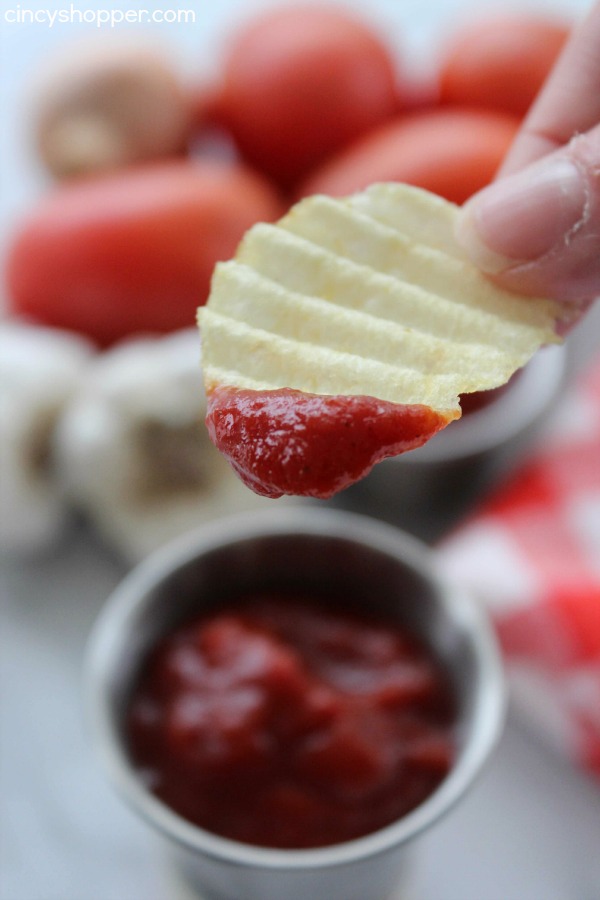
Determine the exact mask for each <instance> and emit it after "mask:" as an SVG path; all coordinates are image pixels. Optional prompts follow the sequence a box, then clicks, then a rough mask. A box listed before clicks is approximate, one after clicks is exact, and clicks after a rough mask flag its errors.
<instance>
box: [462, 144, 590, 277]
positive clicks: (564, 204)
mask: <svg viewBox="0 0 600 900" xmlns="http://www.w3.org/2000/svg"><path fill="white" fill-rule="evenodd" d="M585 208H586V186H585V182H584V179H583V176H582V174H581V173H580V171H579V169H578V168H577V166H576V165H574V163H572V162H571V161H570V160H569V159H566V158H565V157H558V158H549V159H547V160H543V161H541V162H539V163H536V164H535V165H533V166H530V167H528V168H527V169H524V170H523V171H522V172H518V173H517V174H516V175H509V176H507V177H506V178H501V179H499V180H498V181H496V182H494V184H492V185H490V186H489V187H487V188H485V189H484V190H483V191H481V193H479V194H477V195H476V196H475V197H474V198H473V199H472V200H469V201H468V203H466V204H465V206H464V207H463V209H462V210H461V214H460V216H459V220H458V224H457V230H456V238H457V240H458V241H459V243H460V244H461V245H462V246H463V247H464V249H465V250H466V252H467V255H468V256H469V257H470V259H472V261H473V262H474V263H475V264H476V265H477V266H479V267H480V268H481V269H483V271H484V272H489V273H490V274H494V273H498V272H502V271H504V270H505V269H507V268H510V267H512V266H515V265H518V264H519V263H525V262H531V261H532V260H535V259H538V258H539V257H541V256H544V255H545V254H546V253H549V252H550V251H551V250H552V249H553V248H555V247H557V246H560V245H563V244H564V243H565V242H566V241H568V239H569V236H570V235H571V234H572V232H573V230H574V229H575V228H576V227H577V225H578V223H580V222H581V221H583V219H584V216H585Z"/></svg>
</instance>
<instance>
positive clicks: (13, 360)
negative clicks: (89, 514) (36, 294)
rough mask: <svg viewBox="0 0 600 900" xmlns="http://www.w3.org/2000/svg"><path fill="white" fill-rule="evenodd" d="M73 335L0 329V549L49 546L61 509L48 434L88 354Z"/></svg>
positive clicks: (10, 324)
mask: <svg viewBox="0 0 600 900" xmlns="http://www.w3.org/2000/svg"><path fill="white" fill-rule="evenodd" d="M93 352H94V351H93V349H92V346H91V344H89V343H88V342H87V341H86V340H84V339H83V338H81V337H80V336H79V335H75V334H72V333H70V332H65V331H60V330H58V329H54V328H45V327H38V326H33V325H29V324H26V323H21V322H17V321H10V320H6V321H2V322H0V433H1V434H2V440H1V442H0V548H1V549H2V550H3V551H5V552H8V553H23V552H33V551H36V550H39V549H42V548H43V547H45V546H47V545H49V544H50V543H52V541H53V540H54V539H55V538H56V537H57V536H58V535H59V534H60V532H61V530H62V527H63V525H64V522H65V517H66V514H67V507H66V503H65V499H64V497H63V494H62V491H61V489H60V487H59V485H58V484H57V481H56V479H55V477H54V464H55V460H54V456H53V450H52V440H53V431H54V428H55V425H56V422H57V419H58V417H59V416H60V414H61V411H62V410H63V409H64V407H65V405H66V404H67V403H68V401H69V398H70V397H71V395H72V394H73V392H74V390H75V387H76V385H77V384H78V382H79V381H80V379H81V376H82V373H83V371H84V370H85V368H86V367H87V365H88V364H89V361H90V358H91V356H92V354H93Z"/></svg>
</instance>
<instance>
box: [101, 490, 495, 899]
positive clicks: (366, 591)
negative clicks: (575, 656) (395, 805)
mask: <svg viewBox="0 0 600 900" xmlns="http://www.w3.org/2000/svg"><path fill="white" fill-rule="evenodd" d="M286 587H288V588H289V587H294V588H298V587H299V588H302V589H306V590H307V591H308V592H310V591H311V590H315V591H316V590H318V594H319V596H322V595H323V592H324V591H325V592H327V589H328V587H331V589H332V593H334V594H336V595H337V596H339V593H340V590H342V591H347V595H348V602H349V604H350V605H354V606H355V608H356V605H357V604H363V605H365V606H366V605H368V607H369V608H370V609H372V610H380V611H382V612H385V613H386V614H388V615H391V616H393V617H394V618H396V619H397V620H398V622H400V623H402V624H403V625H405V626H406V627H408V628H409V629H411V630H413V631H414V632H415V633H416V634H418V635H420V636H421V638H422V639H423V640H424V641H425V642H426V643H427V644H428V645H429V646H430V647H431V648H432V649H433V651H434V652H435V654H436V655H437V656H438V658H440V659H441V660H442V662H443V664H444V665H445V667H446V670H447V672H448V677H449V678H450V679H451V682H452V686H453V690H454V693H455V695H456V698H457V706H458V714H457V715H458V721H457V729H456V733H457V740H458V754H457V759H456V762H455V764H454V767H453V769H452V770H451V772H450V774H449V775H448V776H447V778H446V779H445V780H444V781H443V782H442V784H441V785H440V786H439V788H438V789H437V790H436V791H435V792H434V793H433V794H432V795H431V796H430V797H429V798H428V799H427V800H426V801H425V802H424V803H422V804H421V805H420V806H419V807H418V808H416V809H415V810H413V811H412V812H411V813H409V814H408V815H406V816H404V817H403V818H401V819H400V820H398V821H397V822H395V823H393V824H391V825H389V826H388V827H386V828H383V829H381V830H380V831H377V832H375V833H373V834H370V835H368V836H367V837H364V838H360V839H358V840H354V841H350V842H347V843H344V844H338V845H336V846H330V847H324V848H322V849H314V850H313V849H311V850H276V849H272V850H271V849H266V848H263V847H254V846H250V845H246V844H241V843H237V842H234V841H230V840H227V839H225V838H222V837H219V836H217V835H215V834H211V833H209V832H207V831H204V830H202V829H200V828H198V827H196V826H194V825H192V824H190V823H189V822H187V821H185V820H184V819H182V818H180V817H179V816H178V815H176V814H175V813H174V812H172V811H171V810H170V809H169V808H167V807H166V806H165V805H164V804H163V803H161V802H160V801H159V800H158V799H157V798H156V797H154V796H153V795H152V794H151V793H149V791H148V790H147V789H146V787H145V786H144V783H143V781H142V780H141V778H140V777H138V775H137V774H136V771H135V769H134V767H133V766H132V763H131V761H130V760H129V758H128V754H127V750H126V746H125V738H124V719H125V713H126V709H127V705H128V699H129V697H130V693H131V689H132V685H133V683H134V681H135V678H136V674H137V673H138V671H139V667H140V662H141V660H142V659H143V657H144V656H145V654H146V652H147V650H148V649H149V647H150V646H152V645H153V644H154V643H155V642H156V640H157V639H158V638H159V637H160V636H161V635H163V634H164V632H165V631H166V630H168V629H171V628H172V627H174V626H175V625H176V624H178V622H179V621H181V620H183V619H185V618H187V617H189V616H190V614H192V613H193V612H194V611H200V610H207V609H209V608H211V607H213V608H214V607H216V606H218V605H219V603H220V602H223V598H224V597H226V596H227V595H229V596H231V594H232V593H233V594H234V595H235V594H236V593H237V592H238V591H240V592H241V591H244V592H245V591H248V590H251V591H252V590H262V589H283V590H285V589H286ZM359 598H360V599H359ZM86 699H87V708H88V712H89V717H90V724H91V731H92V735H93V740H94V742H95V744H96V745H97V748H98V751H99V754H100V758H101V761H102V763H103V764H104V767H105V769H106V771H107V773H108V776H109V777H110V779H111V780H112V781H113V783H114V784H115V786H116V788H117V789H118V791H119V792H120V793H121V795H122V796H123V798H124V799H125V800H126V801H127V802H128V803H129V805H130V806H131V807H133V809H134V810H136V811H137V812H138V813H139V814H140V815H141V816H142V817H143V818H144V819H146V821H147V822H149V823H150V824H151V825H152V826H153V827H154V828H155V829H156V830H157V831H158V832H160V833H162V835H163V836H164V837H165V838H166V839H167V840H168V842H169V844H170V846H171V849H172V851H173V852H174V853H175V855H176V857H177V859H178V861H179V863H180V864H181V866H182V867H183V869H184V871H185V873H186V875H187V877H188V878H189V880H190V881H191V883H192V884H193V885H194V886H195V887H196V888H197V889H198V890H199V891H200V892H201V896H202V897H203V898H215V900H283V898H285V900H307V898H310V900H382V898H385V897H387V896H389V894H390V892H391V891H392V890H393V889H394V888H395V887H396V886H397V885H398V883H399V881H400V880H401V879H402V876H403V873H404V872H405V871H406V867H407V857H408V854H409V850H410V847H411V845H412V844H413V842H414V841H415V838H417V837H418V835H419V834H421V833H422V832H423V831H424V830H425V829H427V828H429V827H431V826H432V825H434V824H435V822H436V821H437V820H438V819H439V818H440V817H441V816H443V815H444V814H445V813H447V812H448V810H450V809H451V808H452V806H453V805H454V804H455V803H456V802H457V801H458V800H459V799H460V798H461V797H462V796H463V794H464V793H465V791H466V790H467V788H468V787H469V786H470V785H471V784H472V782H473V779H474V778H475V776H476V775H477V773H478V772H479V771H480V769H481V767H482V766H483V764H484V763H485V761H486V760H487V758H488V755H489V753H490V751H491V749H492V747H493V745H494V743H495V741H496V739H497V737H498V734H499V731H500V727H501V720H502V711H503V679H502V673H501V663H500V659H499V655H498V651H497V648H496V644H495V641H494V637H493V633H492V631H491V629H490V626H489V624H488V621H487V619H486V616H485V614H484V613H483V612H482V610H481V609H480V608H479V607H478V606H477V605H476V604H475V603H474V602H472V601H471V599H470V598H469V597H468V596H465V595H464V594H463V593H462V592H461V591H459V590H457V589H456V588H455V587H453V586H451V585H449V584H447V583H446V582H445V581H443V580H441V579H440V577H439V576H438V575H437V573H436V566H435V558H434V557H433V555H432V553H431V552H430V551H429V550H427V549H426V548H425V547H423V546H422V545H421V544H420V543H418V542H417V541H416V540H415V539H414V538H411V537H409V536H407V535H405V534H403V533H402V532H400V531H398V530H397V529H395V528H394V527H392V526H390V525H387V524H385V523H382V522H378V521H375V520H373V519H369V518H367V517H363V516H357V515H354V514H351V513H347V512H342V511H335V510H324V509H320V508H314V507H309V506H307V507H306V508H294V509H291V508H288V509H283V510H277V509H274V510H273V511H272V512H271V511H266V512H262V513H254V514H246V515H243V516H238V517H235V518H231V519H223V520H221V521H218V522H214V523H213V524H211V525H210V526H208V527H205V528H203V529H202V530H201V531H198V532H196V533H194V534H192V535H190V536H187V537H186V538H185V539H183V540H179V541H177V542H176V543H174V544H171V545H170V546H169V547H167V548H166V549H165V550H163V551H161V552H159V553H157V554H155V555H154V556H153V557H151V558H149V559H148V560H146V561H145V562H144V563H142V564H141V565H140V566H139V567H138V568H137V569H135V570H134V571H133V572H132V573H131V574H130V575H129V576H128V577H127V578H126V579H125V581H124V582H123V583H122V584H121V586H120V587H119V588H118V589H117V590H116V592H115V593H114V595H113V596H112V598H111V599H110V600H109V602H108V603H107V605H106V607H105V609H104V611H103V612H102V614H101V616H100V618H99V620H98V622H97V624H96V626H95V629H94V631H93V634H92V636H91V640H90V645H89V650H88V655H87V666H86Z"/></svg>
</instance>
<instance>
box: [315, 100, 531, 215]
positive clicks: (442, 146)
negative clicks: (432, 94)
mask: <svg viewBox="0 0 600 900" xmlns="http://www.w3.org/2000/svg"><path fill="white" fill-rule="evenodd" d="M517 128H518V120H517V119H516V118H515V117H514V116H509V115H508V114H507V113H495V112H492V111H484V110H473V109H459V108H455V109H437V110H431V111H427V112H420V113H414V114H412V115H407V116H402V117H401V118H399V119H396V120H395V121H393V122H391V123H389V124H387V125H385V126H383V127H382V128H380V129H378V130H377V131H375V132H373V133H372V134H370V135H368V136H367V137H365V138H362V139H361V140H359V141H358V142H356V143H355V144H354V145H353V146H351V147H349V148H347V149H346V150H344V151H343V152H342V153H340V154H339V156H337V157H335V158H333V159H331V160H329V161H328V162H327V163H325V165H324V166H322V167H321V168H320V169H318V170H317V171H316V172H314V173H313V174H312V175H311V176H310V177H309V178H308V179H307V180H306V181H305V182H304V184H303V185H302V187H301V189H300V192H299V196H306V195H308V194H330V195H332V196H334V197H342V196H344V195H346V194H352V193H354V192H355V191H359V190H363V189H364V188H366V187H367V186H368V185H369V184H373V183H374V182H376V181H404V182H407V183H408V184H414V185H416V186H417V187H422V188H426V189H427V190H430V191H433V192H434V193H436V194H440V195H441V196H442V197H445V198H446V199H447V200H452V201H454V202H455V203H463V202H464V201H465V200H466V199H467V198H468V197H470V196H471V194H474V193H475V192H476V191H478V190H479V189H480V188H482V187H484V186H485V185H486V184H488V183H489V182H490V181H491V180H492V178H493V177H494V174H495V172H496V170H497V168H498V166H499V165H500V163H501V162H502V159H503V157H504V154H505V153H506V151H507V150H508V148H509V146H510V144H511V142H512V140H513V138H514V136H515V134H516V131H517Z"/></svg>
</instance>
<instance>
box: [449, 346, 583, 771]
mask: <svg viewBox="0 0 600 900" xmlns="http://www.w3.org/2000/svg"><path fill="white" fill-rule="evenodd" d="M439 549H440V555H441V559H442V564H443V566H444V568H445V570H446V571H447V572H448V573H449V574H450V575H451V576H452V577H453V578H455V579H459V580H460V581H462V583H463V584H466V585H467V586H469V587H470V588H471V590H472V591H473V592H474V593H475V594H476V595H477V596H479V597H480V598H481V599H482V600H483V601H484V602H485V603H486V604H487V605H488V607H489V609H490V612H491V615H492V617H493V620H494V622H495V624H496V627H497V633H498V635H499V638H500V642H501V645H502V647H503V650H504V654H505V660H506V666H507V673H508V677H509V683H510V686H511V697H512V700H513V702H514V704H515V706H516V707H518V708H519V709H520V711H521V712H522V713H524V715H526V716H527V718H528V720H529V721H530V722H531V723H532V724H533V725H535V727H536V728H537V730H538V731H541V733H543V735H544V736H545V737H547V738H548V739H549V740H551V741H552V743H553V744H554V745H555V746H557V747H558V748H559V749H560V750H561V752H563V753H564V754H566V755H567V756H568V757H569V758H570V759H572V760H573V761H575V762H577V763H578V764H579V765H581V766H582V767H583V768H585V769H586V770H587V771H588V772H590V773H592V774H594V775H595V776H596V777H597V778H599V779H600V357H598V358H597V359H596V360H595V361H594V362H593V364H592V366H591V367H590V369H589V370H588V371H587V372H586V373H585V374H584V377H583V379H582V380H581V382H578V383H577V384H576V386H575V387H574V388H573V389H572V390H571V391H569V392H568V393H567V394H566V395H565V397H564V399H563V401H562V402H561V404H560V407H559V408H558V409H557V411H556V415H555V416H553V418H552V422H551V425H550V428H549V430H548V432H547V433H545V434H544V439H543V442H541V443H540V444H539V445H537V447H536V449H535V451H534V453H533V455H532V457H531V458H530V459H529V460H528V461H527V462H526V463H525V464H523V465H521V466H520V467H519V468H518V470H517V471H516V472H515V473H514V474H513V475H512V476H510V478H509V480H508V481H507V482H505V483H504V484H502V485H501V487H499V488H498V489H496V490H495V491H494V493H493V495H492V496H490V497H489V498H487V499H486V500H485V501H484V504H483V506H482V507H481V508H480V509H479V510H478V511H477V512H476V513H475V514H474V515H473V516H472V517H471V518H470V519H469V520H468V521H466V522H465V524H463V525H462V526H460V527H459V528H458V529H457V531H455V532H454V533H453V534H452V535H450V537H449V538H447V539H446V540H445V541H444V542H443V544H442V545H441V546H440V548H439Z"/></svg>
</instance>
